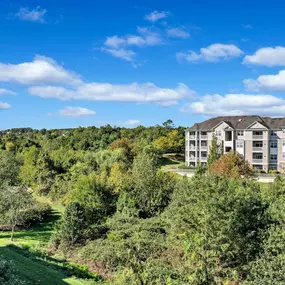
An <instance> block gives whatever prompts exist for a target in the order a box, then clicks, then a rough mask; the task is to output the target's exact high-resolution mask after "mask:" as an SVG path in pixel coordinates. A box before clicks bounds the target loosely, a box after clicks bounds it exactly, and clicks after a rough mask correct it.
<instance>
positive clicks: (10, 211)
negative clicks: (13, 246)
mask: <svg viewBox="0 0 285 285" xmlns="http://www.w3.org/2000/svg"><path fill="white" fill-rule="evenodd" d="M34 203H35V201H34V199H33V197H32V194H31V193H29V192H28V190H27V188H25V187H23V186H18V187H6V188H2V189H1V190H0V221H1V224H4V225H5V224H6V225H8V226H9V227H10V228H11V237H10V240H11V241H13V237H14V232H15V228H16V226H20V225H22V224H23V222H24V221H25V220H24V217H25V215H24V213H25V211H26V210H28V209H29V208H31V207H32V206H33V204H34Z"/></svg>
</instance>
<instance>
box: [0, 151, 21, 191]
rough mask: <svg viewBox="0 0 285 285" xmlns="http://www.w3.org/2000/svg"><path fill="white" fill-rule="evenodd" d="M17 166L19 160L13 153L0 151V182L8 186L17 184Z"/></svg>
mask: <svg viewBox="0 0 285 285" xmlns="http://www.w3.org/2000/svg"><path fill="white" fill-rule="evenodd" d="M19 167H20V164H19V161H18V160H17V159H16V157H15V155H14V154H12V153H10V152H8V151H5V150H1V151H0V183H2V184H7V185H10V186H15V185H17V184H19V182H20V180H19Z"/></svg>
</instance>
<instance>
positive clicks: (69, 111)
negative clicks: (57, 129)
mask: <svg viewBox="0 0 285 285" xmlns="http://www.w3.org/2000/svg"><path fill="white" fill-rule="evenodd" d="M59 115H60V116H63V117H86V116H94V115H96V112H95V111H94V110H89V109H86V108H81V107H64V109H63V110H60V111H59Z"/></svg>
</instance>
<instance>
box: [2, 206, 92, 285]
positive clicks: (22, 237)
mask: <svg viewBox="0 0 285 285" xmlns="http://www.w3.org/2000/svg"><path fill="white" fill-rule="evenodd" d="M42 202H43V201H42ZM45 202H47V201H45ZM52 208H53V212H52V215H51V216H49V217H48V218H47V219H45V220H44V221H43V222H40V223H38V224H36V225H35V226H33V227H31V228H30V229H27V230H23V231H19V232H16V233H15V235H14V238H15V241H14V242H13V244H16V245H17V244H25V245H29V246H35V245H38V246H45V245H46V244H47V242H48V241H49V239H50V237H51V235H52V233H53V231H54V225H55V222H56V221H57V220H58V219H59V218H60V216H61V213H62V209H63V208H62V207H60V206H59V205H52ZM9 238H10V232H0V258H1V257H3V259H7V260H13V262H14V264H15V267H16V270H17V271H18V273H19V275H20V276H21V277H22V279H23V280H25V281H26V282H27V285H38V284H39V285H40V284H41V285H51V284H52V285H67V284H71V285H87V284H90V282H88V281H85V280H81V279H75V278H70V277H67V276H66V275H64V273H63V272H61V271H60V269H59V270H54V269H53V268H51V267H49V266H48V264H47V265H45V264H43V263H42V262H35V261H33V260H30V259H29V258H27V257H25V256H22V255H21V254H20V253H18V252H16V251H13V249H11V248H9V247H6V245H7V244H9V243H10V241H9Z"/></svg>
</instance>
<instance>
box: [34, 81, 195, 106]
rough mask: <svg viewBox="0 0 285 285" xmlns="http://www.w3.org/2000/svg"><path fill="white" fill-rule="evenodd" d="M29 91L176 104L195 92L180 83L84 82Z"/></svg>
mask: <svg viewBox="0 0 285 285" xmlns="http://www.w3.org/2000/svg"><path fill="white" fill-rule="evenodd" d="M29 93H30V94H31V95H33V96H40V97H42V98H57V99H59V100H63V101H66V100H89V101H121V102H137V103H157V104H161V105H163V104H164V103H167V104H168V105H170V103H171V104H172V105H173V104H177V102H178V100H180V99H182V98H193V96H194V94H195V92H194V91H193V90H191V89H189V88H188V87H187V86H186V85H184V84H182V83H180V84H178V87H177V88H175V89H170V88H160V87H158V86H156V85H155V84H153V83H145V84H138V83H132V84H125V85H123V84H122V85H113V84H110V83H95V82H93V83H85V84H82V85H80V86H78V87H77V88H76V89H67V88H64V87H60V86H32V87H30V88H29Z"/></svg>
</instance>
